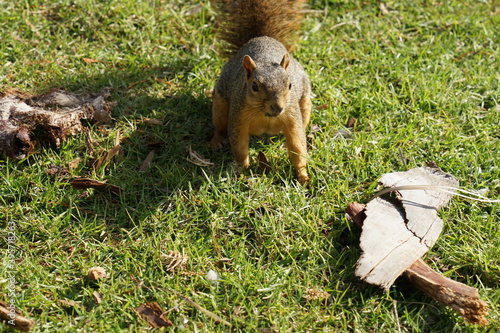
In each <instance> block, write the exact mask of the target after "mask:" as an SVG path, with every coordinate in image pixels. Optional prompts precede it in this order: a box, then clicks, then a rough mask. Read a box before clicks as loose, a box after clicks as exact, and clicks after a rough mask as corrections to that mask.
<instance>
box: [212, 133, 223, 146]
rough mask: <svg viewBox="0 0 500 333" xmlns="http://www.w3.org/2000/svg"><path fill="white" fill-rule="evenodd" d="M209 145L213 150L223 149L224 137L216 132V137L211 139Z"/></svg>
mask: <svg viewBox="0 0 500 333" xmlns="http://www.w3.org/2000/svg"><path fill="white" fill-rule="evenodd" d="M208 145H209V146H210V148H212V149H213V150H219V149H222V147H224V137H222V136H220V135H217V133H216V134H214V137H213V138H212V140H210V142H209V144H208Z"/></svg>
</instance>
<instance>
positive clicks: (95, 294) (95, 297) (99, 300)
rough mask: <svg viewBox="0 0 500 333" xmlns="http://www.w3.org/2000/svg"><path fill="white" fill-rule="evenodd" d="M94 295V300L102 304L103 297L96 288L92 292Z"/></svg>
mask: <svg viewBox="0 0 500 333" xmlns="http://www.w3.org/2000/svg"><path fill="white" fill-rule="evenodd" d="M92 297H94V302H95V303H96V304H101V302H102V297H101V295H100V294H99V293H98V292H97V291H96V290H94V292H93V293H92Z"/></svg>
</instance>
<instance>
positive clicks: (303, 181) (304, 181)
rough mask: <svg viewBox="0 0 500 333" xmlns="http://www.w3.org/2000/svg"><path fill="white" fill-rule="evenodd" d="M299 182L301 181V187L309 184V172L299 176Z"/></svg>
mask: <svg viewBox="0 0 500 333" xmlns="http://www.w3.org/2000/svg"><path fill="white" fill-rule="evenodd" d="M297 180H298V181H299V183H300V185H305V184H307V183H308V182H309V176H308V175H307V172H302V173H300V174H297Z"/></svg>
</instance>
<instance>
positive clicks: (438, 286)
mask: <svg viewBox="0 0 500 333" xmlns="http://www.w3.org/2000/svg"><path fill="white" fill-rule="evenodd" d="M365 207H366V206H365V205H363V204H360V203H356V202H352V203H350V204H349V206H348V207H347V208H346V213H347V215H348V216H349V218H350V219H351V220H352V221H353V222H354V224H355V225H356V226H357V227H358V228H360V229H361V228H362V226H363V223H364V221H365V218H366V214H365ZM403 275H404V276H405V277H406V278H407V279H408V280H409V281H410V282H411V283H413V284H414V285H415V286H416V287H418V288H419V289H421V290H422V291H424V292H425V293H426V294H427V295H428V296H430V297H431V298H433V299H434V300H436V301H438V302H440V303H442V304H445V305H448V306H450V307H451V308H452V309H453V310H455V311H457V312H458V313H459V314H460V315H461V316H463V317H464V318H465V319H466V320H467V321H468V322H470V323H473V324H479V325H486V324H487V323H488V321H487V320H486V318H485V316H486V315H487V314H488V304H487V303H486V302H485V301H483V300H482V299H480V298H479V294H478V291H477V289H476V288H473V287H469V286H467V285H465V284H463V283H460V282H457V281H454V280H452V279H449V278H447V277H444V276H443V275H441V274H439V273H438V272H436V271H434V270H432V268H430V267H429V266H428V265H427V264H426V263H425V262H424V261H423V260H422V259H418V260H416V261H415V262H414V263H413V264H412V265H411V266H410V267H408V268H407V269H406V270H405V271H404V273H403Z"/></svg>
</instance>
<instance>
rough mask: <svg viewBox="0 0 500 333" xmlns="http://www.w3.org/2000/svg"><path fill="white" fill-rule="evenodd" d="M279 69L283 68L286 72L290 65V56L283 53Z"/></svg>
mask: <svg viewBox="0 0 500 333" xmlns="http://www.w3.org/2000/svg"><path fill="white" fill-rule="evenodd" d="M280 65H281V67H283V68H284V69H285V70H287V68H288V65H290V56H289V55H288V53H285V55H284V56H283V59H281V63H280Z"/></svg>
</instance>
